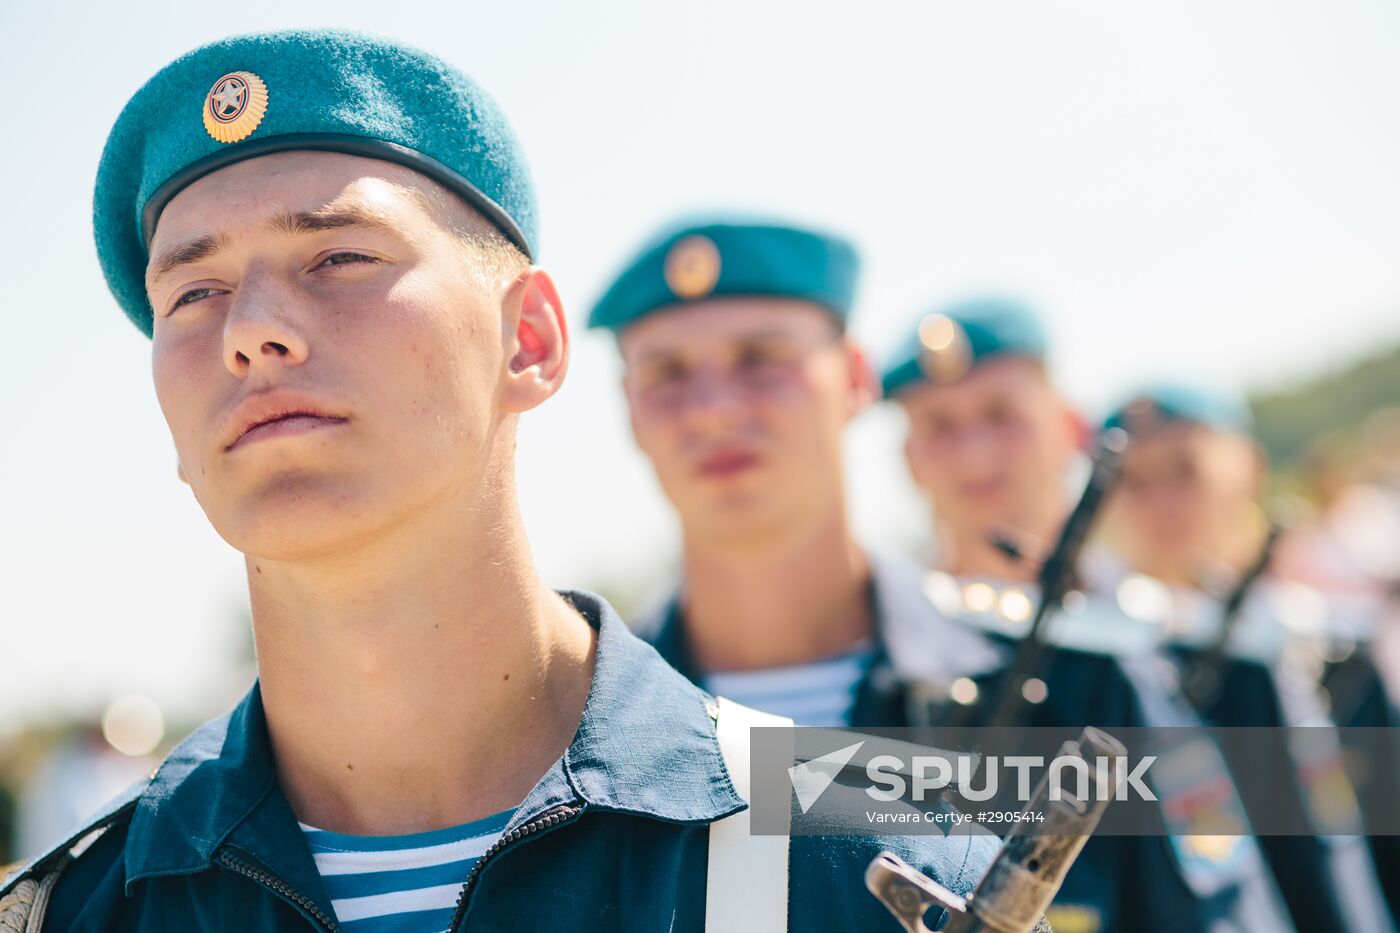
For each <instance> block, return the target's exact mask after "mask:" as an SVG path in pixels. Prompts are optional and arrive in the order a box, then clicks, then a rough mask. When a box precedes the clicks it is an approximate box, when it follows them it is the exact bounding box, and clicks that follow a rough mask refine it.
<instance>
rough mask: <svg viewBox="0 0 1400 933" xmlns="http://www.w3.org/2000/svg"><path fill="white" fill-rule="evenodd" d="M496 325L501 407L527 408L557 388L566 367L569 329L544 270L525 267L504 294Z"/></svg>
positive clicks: (556, 295)
mask: <svg viewBox="0 0 1400 933" xmlns="http://www.w3.org/2000/svg"><path fill="white" fill-rule="evenodd" d="M502 323H503V325H504V326H503V330H504V333H503V334H502V337H503V338H504V342H505V351H506V370H505V373H504V377H505V384H504V385H503V386H502V393H501V403H502V407H504V408H505V409H506V410H507V411H510V412H523V411H529V410H530V409H531V408H534V407H535V406H536V405H538V404H540V403H541V402H543V401H544V400H545V399H547V398H549V397H550V396H551V395H553V394H554V393H555V392H556V391H558V389H559V386H560V385H562V384H563V382H564V373H565V372H566V371H567V370H568V368H569V327H568V324H567V323H566V322H565V320H564V305H563V302H562V301H560V299H559V292H558V290H557V289H555V287H554V280H553V279H551V278H550V277H549V273H548V272H545V271H544V270H543V269H539V268H536V267H534V266H531V267H530V268H529V269H526V270H525V271H524V272H522V273H521V274H520V276H519V278H517V279H516V280H515V282H514V283H513V284H512V285H511V287H510V289H509V290H508V291H507V292H506V296H505V302H504V307H503V309H502Z"/></svg>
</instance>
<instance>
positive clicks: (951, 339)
mask: <svg viewBox="0 0 1400 933" xmlns="http://www.w3.org/2000/svg"><path fill="white" fill-rule="evenodd" d="M919 345H920V349H921V350H922V353H921V354H920V356H919V367H920V368H921V369H923V371H924V375H926V376H927V377H928V379H929V381H930V382H932V383H933V384H934V385H939V384H941V383H948V382H956V381H957V380H959V379H961V378H962V377H963V376H964V375H966V374H967V371H968V370H969V369H971V368H972V346H971V344H970V343H969V342H968V339H967V333H966V332H965V331H964V330H963V329H962V327H961V326H959V324H958V322H957V321H955V320H953V319H952V318H950V317H948V315H946V314H930V315H929V316H928V317H926V318H924V319H923V320H922V321H920V322H919Z"/></svg>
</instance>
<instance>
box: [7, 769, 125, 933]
mask: <svg viewBox="0 0 1400 933" xmlns="http://www.w3.org/2000/svg"><path fill="white" fill-rule="evenodd" d="M149 783H150V781H149V780H142V781H137V782H136V783H135V784H132V785H131V786H130V787H128V788H127V789H126V790H124V791H122V792H121V793H120V794H118V795H117V796H116V797H115V798H113V799H112V800H111V801H110V802H109V803H108V804H107V805H106V806H104V807H103V808H102V809H101V810H99V811H98V812H97V813H96V814H94V815H93V816H91V817H89V818H88V819H87V820H85V821H84V822H83V824H82V825H81V826H79V827H78V828H77V829H75V830H74V831H73V832H71V833H69V834H68V835H67V836H66V837H64V839H63V840H62V841H61V842H59V843H58V844H57V845H55V846H53V847H51V848H49V849H48V850H47V851H45V852H43V853H41V854H40V855H38V856H36V857H35V858H33V859H31V860H29V861H28V862H27V863H25V864H24V865H23V866H22V867H20V868H19V870H18V871H16V872H14V873H13V874H10V875H8V876H5V875H3V874H0V933H39V930H40V928H41V927H42V926H43V921H44V913H45V911H46V910H47V909H48V905H49V897H50V895H52V893H53V889H54V885H55V884H57V883H58V878H59V875H61V874H62V873H63V870H64V869H65V868H67V867H68V864H69V863H70V862H72V861H73V860H74V859H75V858H77V857H78V856H79V855H81V854H82V853H83V852H84V851H86V849H87V848H88V846H90V845H92V844H93V842H95V841H96V840H97V837H99V836H100V835H102V833H103V832H105V831H106V830H107V828H108V827H109V826H111V825H112V824H113V823H115V822H116V821H117V820H118V819H120V818H121V817H122V816H123V815H124V814H125V813H127V812H129V811H130V810H131V809H132V808H133V807H135V806H136V801H137V800H139V799H140V798H141V794H142V793H143V792H144V791H145V790H146V785H147V784H149Z"/></svg>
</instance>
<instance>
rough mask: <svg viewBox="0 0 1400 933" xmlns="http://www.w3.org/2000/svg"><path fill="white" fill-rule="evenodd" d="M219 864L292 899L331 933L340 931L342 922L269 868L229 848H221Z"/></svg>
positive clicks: (285, 898) (289, 899)
mask: <svg viewBox="0 0 1400 933" xmlns="http://www.w3.org/2000/svg"><path fill="white" fill-rule="evenodd" d="M219 864H220V865H223V866H224V867H225V868H228V869H230V870H232V871H235V872H237V873H238V874H240V875H243V876H244V877H246V878H251V879H252V880H254V881H256V882H257V883H258V884H260V885H262V886H263V887H265V888H267V889H268V890H270V891H272V892H273V893H274V894H276V895H278V896H279V897H281V898H283V899H284V900H287V901H291V902H292V903H293V904H296V905H297V906H298V907H300V908H302V909H303V910H305V911H306V912H307V913H308V914H310V915H311V916H312V917H315V918H316V921H317V922H318V923H320V924H321V926H322V927H324V928H325V929H326V930H328V931H330V933H340V924H338V923H336V921H335V918H333V917H327V916H326V915H325V913H324V912H322V910H321V908H319V907H317V906H316V903H315V902H314V901H312V900H311V899H310V898H308V897H305V896H303V895H301V894H298V893H297V892H296V891H295V890H293V889H292V886H291V885H289V884H287V882H285V881H283V880H282V879H281V878H278V877H277V876H276V875H274V874H273V873H272V872H270V871H268V870H267V869H265V868H261V867H259V866H257V865H254V864H253V863H251V862H247V861H244V860H243V859H241V858H239V857H238V856H236V855H234V854H232V853H231V852H229V851H228V850H227V849H224V850H221V851H220V852H219Z"/></svg>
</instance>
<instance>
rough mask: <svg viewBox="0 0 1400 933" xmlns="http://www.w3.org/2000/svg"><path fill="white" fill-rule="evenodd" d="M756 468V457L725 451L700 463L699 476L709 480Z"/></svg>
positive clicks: (751, 454)
mask: <svg viewBox="0 0 1400 933" xmlns="http://www.w3.org/2000/svg"><path fill="white" fill-rule="evenodd" d="M756 466H758V455H757V454H755V453H752V452H750V451H744V450H725V451H719V452H717V453H713V454H710V455H709V456H707V457H705V458H704V459H703V460H701V461H700V475H701V476H704V477H707V478H710V479H723V478H726V477H730V476H737V475H739V474H740V473H744V472H746V471H748V470H751V469H753V468H754V467H756Z"/></svg>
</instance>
